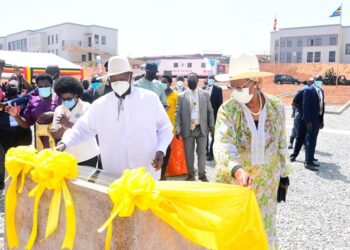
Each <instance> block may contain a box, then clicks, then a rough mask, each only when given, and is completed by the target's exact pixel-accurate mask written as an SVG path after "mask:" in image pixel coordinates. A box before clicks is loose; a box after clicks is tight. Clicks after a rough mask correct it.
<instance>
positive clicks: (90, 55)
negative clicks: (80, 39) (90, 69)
mask: <svg viewBox="0 0 350 250" xmlns="http://www.w3.org/2000/svg"><path fill="white" fill-rule="evenodd" d="M88 56H89V59H88V60H89V61H92V54H91V53H89V54H88Z"/></svg>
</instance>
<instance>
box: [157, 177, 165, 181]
mask: <svg viewBox="0 0 350 250" xmlns="http://www.w3.org/2000/svg"><path fill="white" fill-rule="evenodd" d="M159 180H160V181H166V180H167V178H166V177H165V176H162V177H160V179H159Z"/></svg>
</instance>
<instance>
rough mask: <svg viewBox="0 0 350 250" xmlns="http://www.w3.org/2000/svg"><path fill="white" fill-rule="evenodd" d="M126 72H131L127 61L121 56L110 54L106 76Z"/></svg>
mask: <svg viewBox="0 0 350 250" xmlns="http://www.w3.org/2000/svg"><path fill="white" fill-rule="evenodd" d="M126 72H132V70H131V67H130V64H129V61H128V59H127V58H126V57H123V56H112V57H111V58H109V60H108V73H107V76H114V75H120V74H123V73H126Z"/></svg>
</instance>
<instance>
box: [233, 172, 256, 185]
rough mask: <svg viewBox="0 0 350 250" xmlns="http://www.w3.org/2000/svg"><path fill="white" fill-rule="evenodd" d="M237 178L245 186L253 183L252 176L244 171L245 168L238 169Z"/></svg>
mask: <svg viewBox="0 0 350 250" xmlns="http://www.w3.org/2000/svg"><path fill="white" fill-rule="evenodd" d="M235 179H236V181H237V183H238V184H239V185H240V186H243V187H250V186H251V184H252V177H251V176H250V175H249V174H248V173H247V172H246V171H244V170H243V168H240V169H238V170H237V171H236V173H235Z"/></svg>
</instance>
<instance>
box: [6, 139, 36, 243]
mask: <svg viewBox="0 0 350 250" xmlns="http://www.w3.org/2000/svg"><path fill="white" fill-rule="evenodd" d="M35 153H36V150H35V149H34V148H33V147H27V146H20V147H17V148H10V149H9V150H8V151H7V154H6V157H5V168H6V171H7V174H8V178H7V179H9V178H11V183H10V185H9V187H8V189H7V192H6V198H5V211H6V212H5V216H6V227H5V228H6V237H7V243H8V247H9V249H13V248H14V247H18V245H19V241H18V236H17V230H16V222H15V213H16V207H17V182H18V180H17V179H18V176H19V175H21V185H20V188H19V190H18V193H22V190H23V186H24V180H25V176H26V174H27V173H28V172H29V171H30V170H31V169H32V168H33V167H34V166H35V164H36V158H35Z"/></svg>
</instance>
